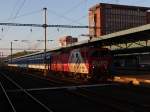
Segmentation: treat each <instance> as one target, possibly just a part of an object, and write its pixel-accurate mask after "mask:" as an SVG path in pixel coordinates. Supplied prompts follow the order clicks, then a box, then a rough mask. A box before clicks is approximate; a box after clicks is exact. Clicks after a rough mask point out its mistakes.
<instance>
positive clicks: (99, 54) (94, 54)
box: [90, 50, 110, 57]
mask: <svg viewBox="0 0 150 112" xmlns="http://www.w3.org/2000/svg"><path fill="white" fill-rule="evenodd" d="M108 55H110V52H109V51H100V50H96V51H93V52H91V54H90V56H92V57H103V56H108Z"/></svg>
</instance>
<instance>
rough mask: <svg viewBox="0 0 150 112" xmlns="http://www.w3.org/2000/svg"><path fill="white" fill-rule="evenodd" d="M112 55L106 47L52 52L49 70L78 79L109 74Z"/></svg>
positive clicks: (96, 77)
mask: <svg viewBox="0 0 150 112" xmlns="http://www.w3.org/2000/svg"><path fill="white" fill-rule="evenodd" d="M111 64H112V57H111V55H110V51H109V49H107V48H78V49H73V50H68V51H66V50H65V51H61V52H55V53H52V56H51V62H50V68H49V69H50V70H51V71H54V72H60V73H61V74H62V73H63V75H65V76H72V77H75V78H80V79H96V80H97V79H104V78H107V77H108V76H109V71H110V68H111Z"/></svg>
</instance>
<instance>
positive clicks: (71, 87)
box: [8, 84, 117, 92]
mask: <svg viewBox="0 0 150 112" xmlns="http://www.w3.org/2000/svg"><path fill="white" fill-rule="evenodd" d="M112 85H117V84H95V85H79V86H63V87H47V88H31V89H25V90H26V91H41V90H58V89H67V90H75V89H77V88H88V87H104V86H112ZM8 92H21V90H19V89H15V90H8Z"/></svg>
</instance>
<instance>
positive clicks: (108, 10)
mask: <svg viewBox="0 0 150 112" xmlns="http://www.w3.org/2000/svg"><path fill="white" fill-rule="evenodd" d="M149 9H150V8H149V7H138V6H127V5H116V4H105V3H100V4H97V5H95V6H93V7H91V8H90V9H89V26H92V27H95V28H90V29H89V34H90V35H91V36H94V37H99V36H101V35H105V34H109V33H113V32H116V31H120V30H125V29H129V28H133V27H137V26H141V25H145V24H148V23H150V12H149Z"/></svg>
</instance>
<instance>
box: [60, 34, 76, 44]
mask: <svg viewBox="0 0 150 112" xmlns="http://www.w3.org/2000/svg"><path fill="white" fill-rule="evenodd" d="M75 42H78V39H77V38H74V37H72V36H64V37H61V38H60V39H59V43H60V46H61V47H65V46H68V45H71V44H73V43H75Z"/></svg>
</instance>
